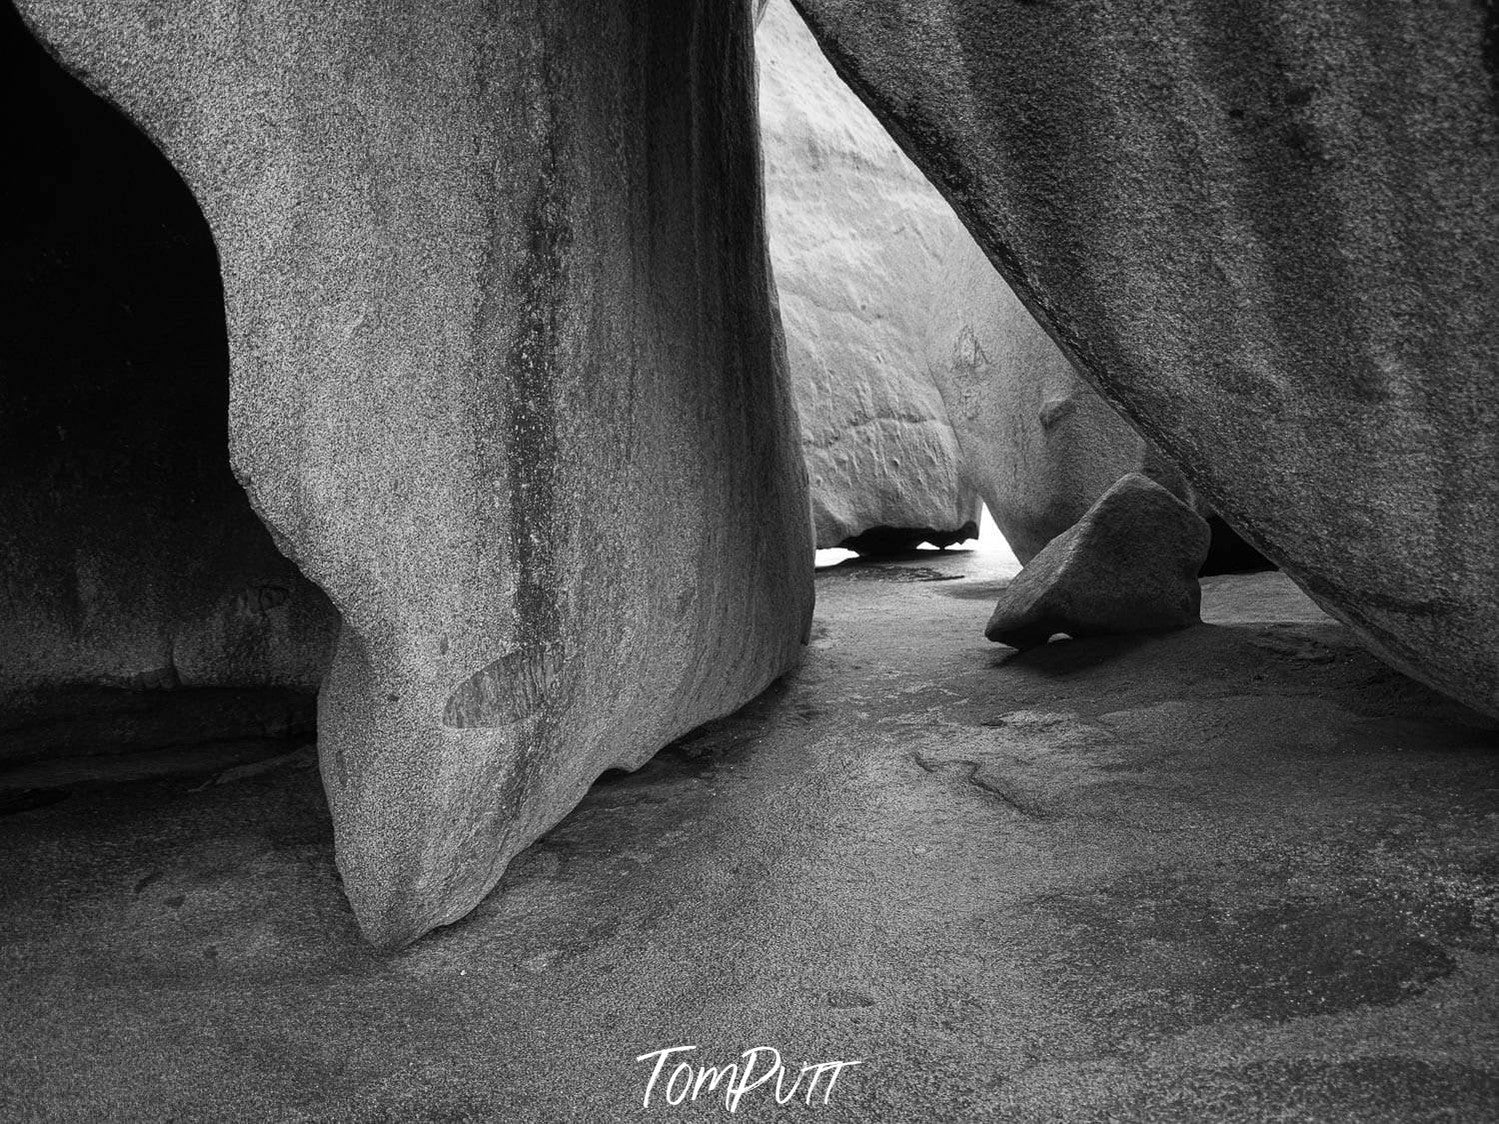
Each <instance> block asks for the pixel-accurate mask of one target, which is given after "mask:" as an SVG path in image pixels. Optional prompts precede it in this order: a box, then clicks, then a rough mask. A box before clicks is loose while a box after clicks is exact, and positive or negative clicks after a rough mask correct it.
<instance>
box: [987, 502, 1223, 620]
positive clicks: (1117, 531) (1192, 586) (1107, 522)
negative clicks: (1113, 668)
mask: <svg viewBox="0 0 1499 1124" xmlns="http://www.w3.org/2000/svg"><path fill="white" fill-rule="evenodd" d="M1211 537H1212V533H1211V530H1210V529H1209V527H1208V524H1207V522H1206V520H1204V519H1203V518H1202V517H1201V516H1200V515H1198V514H1197V513H1196V512H1195V511H1193V510H1192V509H1191V508H1190V507H1188V506H1187V505H1186V504H1184V503H1182V502H1181V500H1179V499H1177V498H1176V496H1174V495H1172V494H1171V492H1170V491H1168V490H1167V489H1165V488H1163V487H1161V486H1160V485H1159V484H1157V483H1156V482H1155V481H1153V480H1151V479H1150V478H1149V477H1147V476H1142V475H1140V474H1139V473H1135V472H1132V473H1130V474H1129V475H1127V476H1123V477H1121V478H1120V479H1119V481H1118V482H1117V483H1116V484H1115V485H1114V486H1113V487H1112V488H1110V489H1109V490H1108V491H1107V492H1105V493H1104V494H1103V495H1102V496H1101V497H1099V500H1098V502H1097V503H1095V504H1094V505H1093V506H1092V507H1091V508H1089V509H1088V511H1087V513H1086V514H1085V515H1084V516H1083V517H1082V518H1081V519H1079V520H1078V521H1077V522H1076V523H1074V524H1073V525H1072V526H1071V527H1070V528H1068V529H1067V530H1066V531H1063V532H1062V533H1061V534H1060V535H1058V536H1057V537H1056V538H1054V539H1052V540H1051V542H1049V543H1047V544H1046V546H1045V548H1044V549H1043V550H1042V551H1041V553H1040V554H1037V555H1036V556H1035V557H1034V558H1033V559H1031V562H1030V565H1028V566H1026V567H1025V569H1023V570H1021V571H1020V573H1019V574H1018V575H1017V576H1016V578H1015V580H1014V581H1013V582H1011V583H1010V585H1009V588H1007V589H1006V590H1005V591H1004V592H1003V593H1002V594H1000V597H999V603H998V604H997V605H996V606H995V607H994V614H993V615H992V616H991V617H990V618H989V625H988V627H987V628H985V629H984V635H985V636H987V637H988V638H989V639H990V640H993V641H995V642H997V643H1000V644H1008V645H1010V646H1011V647H1014V648H1033V647H1036V646H1037V645H1039V644H1045V643H1046V641H1047V640H1048V639H1049V638H1050V637H1051V636H1052V635H1053V634H1054V633H1058V632H1065V633H1067V634H1068V635H1069V636H1099V635H1103V634H1107V633H1121V632H1164V631H1167V630H1170V629H1176V628H1186V627H1187V626H1188V625H1191V624H1196V623H1197V622H1198V621H1199V620H1200V619H1201V618H1200V617H1199V615H1198V611H1199V608H1200V606H1201V603H1202V589H1201V587H1200V586H1199V585H1198V584H1197V572H1198V571H1199V570H1200V569H1201V568H1202V563H1203V560H1204V559H1205V558H1206V557H1207V552H1208V543H1209V541H1210V540H1211Z"/></svg>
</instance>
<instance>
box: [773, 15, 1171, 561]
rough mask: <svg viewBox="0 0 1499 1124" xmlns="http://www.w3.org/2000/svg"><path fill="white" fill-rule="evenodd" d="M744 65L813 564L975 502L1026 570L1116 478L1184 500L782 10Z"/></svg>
mask: <svg viewBox="0 0 1499 1124" xmlns="http://www.w3.org/2000/svg"><path fill="white" fill-rule="evenodd" d="M756 47H757V50H758V52H759V56H760V114H761V123H762V131H763V135H764V137H765V169H766V215H767V225H768V229H769V232H770V249H771V258H772V261H773V263H774V265H775V275H776V284H777V287H778V288H779V290H780V297H781V316H782V320H783V322H784V325H785V330H786V345H787V352H788V356H789V359H790V364H791V373H792V386H793V387H794V388H795V390H796V395H797V408H798V411H799V413H800V415H801V419H802V434H803V443H804V448H805V451H806V456H807V467H808V474H809V476H810V478H811V492H812V511H813V520H814V523H815V526H816V533H817V544H818V546H820V547H826V546H838V545H842V544H845V543H847V541H848V540H849V539H850V538H855V537H856V536H860V535H862V534H864V533H865V532H867V531H869V530H870V529H872V528H896V529H901V528H926V529H929V530H931V531H932V532H935V533H937V534H939V533H940V531H941V530H942V529H945V528H950V529H956V528H960V527H962V526H963V525H964V524H965V523H967V522H968V521H969V520H971V519H973V518H974V512H975V504H976V500H975V495H974V494H975V492H977V494H978V495H980V496H982V497H983V500H984V502H985V503H987V504H988V506H989V510H990V512H991V513H992V514H993V516H994V519H995V522H996V524H997V525H998V526H999V529H1000V530H1001V531H1002V532H1003V533H1004V536H1005V538H1006V540H1007V541H1008V542H1009V544H1010V546H1011V548H1012V549H1013V550H1014V551H1015V553H1016V555H1017V557H1019V558H1020V559H1021V560H1022V561H1027V560H1029V559H1030V558H1031V557H1033V556H1034V555H1035V554H1036V552H1037V551H1039V550H1040V549H1041V548H1042V547H1043V546H1045V545H1046V544H1047V543H1048V542H1049V541H1051V539H1053V538H1054V537H1056V536H1057V535H1059V534H1061V533H1062V532H1063V531H1065V530H1066V529H1067V528H1068V527H1070V526H1072V524H1074V523H1075V522H1077V520H1078V519H1079V518H1081V517H1082V515H1083V513H1084V512H1085V511H1087V510H1088V508H1089V507H1091V506H1092V505H1093V502H1094V501H1095V500H1097V499H1098V497H1099V496H1101V495H1102V494H1103V493H1104V492H1105V491H1107V490H1108V488H1109V487H1110V485H1112V484H1113V483H1114V481H1116V480H1118V479H1119V477H1120V476H1122V475H1124V474H1125V473H1127V472H1143V473H1145V474H1147V475H1149V476H1151V477H1153V478H1155V479H1157V480H1159V481H1160V482H1161V483H1163V484H1165V485H1166V486H1167V487H1169V488H1172V489H1173V490H1174V491H1176V492H1177V493H1178V494H1179V495H1182V496H1183V497H1184V498H1185V497H1188V496H1190V495H1191V490H1190V489H1189V488H1188V487H1187V486H1186V483H1185V481H1184V480H1183V479H1182V477H1181V475H1180V473H1178V472H1177V471H1176V469H1175V468H1174V467H1173V466H1172V465H1171V464H1170V463H1169V462H1168V461H1167V460H1166V459H1165V458H1164V457H1162V456H1161V455H1160V454H1159V453H1158V452H1157V451H1156V450H1154V449H1153V448H1152V447H1151V446H1150V445H1149V443H1148V442H1146V441H1145V440H1144V439H1143V438H1142V437H1141V436H1140V435H1139V434H1138V433H1136V432H1135V431H1134V430H1133V429H1132V428H1130V426H1129V425H1128V424H1127V423H1125V422H1124V421H1123V420H1122V419H1121V418H1120V417H1119V415H1118V414H1117V413H1116V412H1115V411H1114V410H1113V409H1112V408H1110V407H1109V406H1108V405H1107V404H1106V403H1105V402H1103V401H1102V400H1101V399H1100V398H1099V397H1098V396H1097V395H1096V394H1095V393H1094V392H1093V391H1092V389H1091V388H1089V387H1088V385H1087V384H1086V383H1084V382H1083V381H1082V379H1080V378H1079V377H1078V376H1077V374H1076V373H1075V372H1074V371H1073V370H1072V366H1071V364H1070V363H1069V362H1068V361H1067V359H1066V357H1065V356H1064V355H1063V354H1062V353H1061V351H1059V350H1058V349H1057V346H1056V344H1054V343H1053V342H1052V341H1051V338H1050V337H1049V336H1047V334H1046V333H1045V331H1044V330H1042V329H1041V327H1040V326H1039V325H1037V324H1036V322H1035V320H1034V318H1033V317H1032V316H1031V315H1030V313H1029V312H1027V311H1026V309H1025V306H1024V305H1022V304H1021V303H1020V301H1019V300H1018V299H1017V298H1016V297H1015V295H1014V293H1013V292H1011V290H1010V287H1009V286H1008V285H1007V284H1005V281H1004V279H1003V278H1002V277H1000V275H999V274H998V273H997V272H996V271H995V269H994V266H993V265H992V264H991V263H990V262H989V259H988V258H987V257H986V256H985V255H984V252H983V250H981V249H980V248H979V246H978V244H977V243H975V242H974V240H973V236H972V235H971V234H969V233H968V231H967V229H966V228H965V227H964V226H963V223H962V221H961V220H960V219H958V217H957V216H956V215H955V214H953V210H952V208H951V207H950V206H949V205H948V203H947V201H946V200H945V199H943V198H942V196H941V194H940V193H939V192H938V191H937V190H936V188H934V187H933V186H932V185H931V184H930V183H929V182H928V181H927V179H926V177H925V176H924V175H923V174H922V173H921V171H920V169H918V168H917V167H916V165H915V164H913V163H912V162H911V160H910V158H909V157H908V156H906V154H905V153H904V152H903V151H902V150H901V148H900V146H899V145H897V144H896V143H895V141H894V140H892V139H891V137H890V134H889V133H887V132H886V131H885V128H884V126H883V125H881V124H880V123H879V121H878V120H876V119H875V117H874V115H873V114H871V113H870V111H869V109H868V108H867V107H866V106H865V105H864V104H863V103H862V102H860V101H859V99H858V98H857V97H856V96H855V95H854V94H853V92H852V91H851V90H849V88H848V86H847V85H846V84H845V83H844V82H843V80H842V79H840V78H839V77H838V75H837V73H836V72H835V71H834V70H833V68H832V66H831V65H830V64H829V63H828V61H827V60H826V59H825V58H824V57H823V55H822V52H821V50H820V49H819V48H818V46H817V42H816V40H815V39H814V38H813V37H812V35H811V33H810V32H809V31H808V30H807V27H806V25H805V24H804V23H803V22H802V20H801V17H800V16H798V15H797V14H796V12H795V10H794V9H793V8H792V7H791V4H790V0H772V2H771V3H769V4H768V5H766V7H765V12H764V15H763V18H762V19H761V21H760V25H759V30H758V32H757V34H756ZM937 534H927V535H921V534H919V533H918V535H916V536H915V537H917V538H921V537H925V538H928V539H930V538H934V537H937ZM886 537H887V538H888V539H889V541H891V542H895V543H905V542H907V541H909V540H910V539H911V538H912V536H905V537H904V538H902V537H900V536H898V535H894V534H891V535H887V536H886ZM948 541H955V539H953V537H952V536H949V538H948ZM851 545H852V546H853V547H854V548H855V549H858V548H859V546H860V540H856V541H855V542H854V543H853V544H851Z"/></svg>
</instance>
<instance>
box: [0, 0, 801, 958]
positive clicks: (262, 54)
mask: <svg viewBox="0 0 1499 1124" xmlns="http://www.w3.org/2000/svg"><path fill="white" fill-rule="evenodd" d="M20 7H21V10H22V13H23V15H24V16H25V18H26V19H27V20H28V21H29V22H30V23H32V24H33V26H34V27H35V28H36V30H37V31H38V34H39V36H40V37H41V38H42V39H43V40H44V41H45V42H46V43H48V44H49V46H50V47H51V48H52V49H53V50H54V51H55V52H56V54H57V55H58V56H59V57H60V58H61V59H62V60H63V62H64V63H65V65H67V66H68V67H69V68H71V69H72V70H74V71H75V72H76V73H79V74H80V75H83V76H86V80H87V81H88V82H89V83H90V84H91V85H93V86H94V87H95V88H97V89H98V90H99V91H100V92H101V93H103V94H104V95H105V96H106V97H107V98H109V99H110V100H111V101H113V102H114V103H115V104H117V105H118V106H120V107H121V108H122V109H123V110H124V111H125V112H126V113H127V114H128V115H129V116H130V117H131V118H132V119H133V120H135V121H136V122H138V123H139V124H140V125H141V126H142V128H144V129H145V130H146V132H147V133H148V134H149V135H150V136H151V137H152V138H153V139H154V140H155V141H156V142H157V144H158V145H159V146H160V147H161V148H162V150H163V151H164V152H165V153H166V155H167V156H168V158H169V159H171V161H172V162H173V164H174V165H175V166H176V167H177V168H178V169H179V170H180V171H181V173H182V175H183V178H184V179H185V180H186V181H187V183H188V185H189V186H190V187H191V188H192V190H193V192H194V194H195V195H196V197H197V199H198V201H199V202H200V204H201V205H202V208H203V211H204V214H205V216H206V217H207V219H208V222H209V226H210V228H211V229H212V231H213V234H214V237H215V241H216V243H217V247H218V251H219V258H220V262H221V267H222V273H223V279H224V296H225V305H226V312H227V323H228V335H229V352H230V359H231V404H230V426H229V429H230V447H231V459H232V463H233V465H234V468H235V471H236V474H237V475H238V477H239V479H240V481H241V482H242V483H243V485H244V487H245V489H246V491H247V492H248V493H249V496H250V499H251V502H252V503H253V504H254V505H255V508H256V510H257V512H258V513H259V514H260V515H261V517H262V518H263V519H264V520H265V522H266V523H267V524H268V526H269V527H270V528H271V530H272V532H273V534H274V535H275V536H276V538H277V542H278V545H280V546H281V548H282V550H283V551H284V552H285V553H287V554H288V555H289V556H290V557H292V558H293V559H294V560H295V561H296V563H297V564H298V565H299V566H300V568H301V570H302V571H303V573H304V574H306V575H307V576H308V577H310V578H311V579H312V580H314V581H315V582H316V583H317V584H318V585H319V586H320V587H322V589H323V590H325V591H326V592H327V593H328V595H329V596H330V597H331V599H332V601H333V603H334V605H335V606H336V607H337V609H338V611H339V613H340V614H341V615H342V620H343V629H342V633H341V636H340V639H339V642H338V648H337V652H336V655H335V656H334V659H333V664H332V668H331V670H330V671H329V673H328V677H327V679H326V680H325V682H324V684H323V689H322V694H321V701H320V711H319V750H320V757H321V765H322V772H323V779H324V783H325V786H326V788H327V792H328V797H329V801H330V805H331V807H332V811H333V818H334V833H335V839H336V843H337V847H338V862H339V868H340V871H341V872H342V876H343V883H344V888H345V891H346V892H347V894H348V896H349V899H350V901H351V902H352V903H353V905H354V909H355V912H356V914H357V916H358V919H359V922H360V925H361V927H362V929H363V931H364V932H365V934H366V935H367V936H368V937H369V938H370V939H371V940H373V941H375V942H376V943H377V944H380V945H382V946H396V945H400V944H403V943H405V942H407V941H410V940H412V939H414V938H415V937H417V936H419V935H420V934H421V933H423V932H425V931H426V930H427V929H429V928H432V927H433V926H436V925H441V924H445V923H448V922H451V921H454V920H457V919H458V918H459V917H461V916H463V915H464V914H465V913H466V912H468V910H469V909H471V908H472V907H473V905H474V904H475V903H476V902H477V901H478V900H479V899H480V898H481V897H482V896H483V895H484V893H485V892H486V891H487V890H488V889H489V888H490V887H491V886H492V885H493V884H494V883H495V881H496V880H497V878H498V877H499V875H500V873H501V872H502V871H503V869H504V867H505V865H506V863H507V862H508V861H509V859H510V858H511V857H512V856H513V855H514V854H516V853H517V852H518V851H519V850H520V849H521V848H523V847H524V846H526V845H527V844H528V843H530V842H531V841H532V840H533V839H535V838H536V837H537V836H538V835H540V834H541V833H542V832H544V831H546V830H547V829H548V828H549V827H550V826H551V825H552V824H554V823H555V822H556V821H557V820H558V818H560V817H561V816H562V815H563V814H565V813H566V812H567V811H568V810H569V809H570V808H571V807H572V806H573V805H574V804H575V803H576V802H577V800H578V799H579V797H580V796H581V795H582V794H583V792H584V791H585V790H586V788H587V787H588V785H589V784H590V783H591V782H592V781H593V779H594V778H595V777H596V776H597V775H598V774H599V773H600V772H601V771H602V770H604V769H606V768H609V767H611V766H620V767H625V768H632V767H635V766H637V765H639V764H640V763H641V762H642V761H644V760H645V759H647V758H648V757H649V756H650V755H651V754H653V753H654V752H655V751H656V750H657V749H658V748H659V747H660V746H661V745H663V744H665V743H666V742H667V741H669V740H671V739H672V738H673V737H675V736H677V735H678V734H680V733H682V732H684V731H686V730H688V729H690V728H692V727H694V726H697V725H699V724H701V723H702V722H704V721H706V720H708V719H710V718H712V717H714V716H716V715H720V714H723V713H725V712H727V711H730V710H732V709H734V708H735V707H737V706H738V705H740V704H741V703H743V702H744V701H745V700H747V699H748V698H750V697H752V696H753V695H755V694H756V693H757V692H759V691H760V690H762V689H763V688H764V687H765V685H766V684H767V683H769V682H770V681H771V680H772V679H773V678H774V677H775V676H777V675H778V674H780V673H781V672H782V671H784V670H785V669H786V668H787V667H789V666H791V664H792V663H793V662H794V661H795V660H796V658H797V655H798V653H799V649H800V641H801V638H802V636H803V634H804V632H805V629H806V625H807V621H808V618H809V614H810V609H811V558H810V551H811V542H810V534H809V530H810V528H809V521H808V519H807V514H806V513H807V499H806V490H805V472H804V469H803V467H802V463H801V458H800V456H799V451H798V447H797V435H796V428H795V417H794V413H793V407H792V403H791V400H790V393H789V389H788V388H787V385H786V381H785V373H784V360H783V357H782V354H781V348H780V344H779V338H778V332H777V328H776V320H775V314H774V307H773V302H772V290H771V285H770V282H769V276H768V271H767V264H766V260H765V252H764V236H763V229H762V226H761V222H760V218H759V206H760V202H759V200H760V177H759V173H758V162H759V155H758V148H757V138H756V131H755V107H754V101H753V98H754V73H753V59H752V55H751V39H750V37H751V34H752V25H751V12H750V9H749V4H748V3H747V2H746V3H740V4H726V3H720V2H718V0H713V2H708V0H701V2H695V0H677V2H670V0H668V2H662V3H651V4H643V5H619V4H613V3H605V2H603V0H597V2H581V3H580V2H576V0H568V2H566V3H562V2H560V0H555V2H544V3H542V4H539V5H536V6H530V7H527V8H526V9H525V10H524V11H521V10H520V9H512V8H511V7H510V6H500V7H498V8H496V7H495V6H492V5H485V4H481V3H479V2H477V0H454V2H450V3H444V4H439V5H427V6H421V5H418V6H400V7H398V8H393V9H392V8H384V7H378V6H361V5H356V6H348V5H327V4H322V3H315V2H313V0H283V2H265V3H254V4H245V5H240V6H237V7H236V8H235V9H234V14H233V16H232V17H230V16H226V15H224V14H223V13H221V12H220V11H219V9H217V8H215V7H213V6H211V5H208V4H206V3H205V4H190V5H181V6H177V7H174V8H172V9H171V10H163V9H161V8H160V7H159V6H158V5H156V4H152V3H147V2H145V0H135V2H128V3H114V2H110V3H105V2H104V0H76V2H63V0H59V2H55V3H54V2H50V0H30V2H25V3H22V4H21V5H20Z"/></svg>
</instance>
